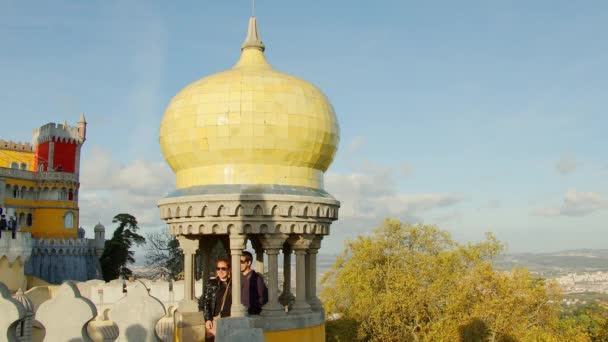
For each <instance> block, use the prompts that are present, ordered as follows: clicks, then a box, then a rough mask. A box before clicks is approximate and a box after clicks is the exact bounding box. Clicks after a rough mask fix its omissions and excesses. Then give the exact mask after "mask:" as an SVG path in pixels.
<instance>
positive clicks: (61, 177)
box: [0, 167, 78, 183]
mask: <svg viewBox="0 0 608 342" xmlns="http://www.w3.org/2000/svg"><path fill="white" fill-rule="evenodd" d="M0 177H10V178H17V179H23V180H29V181H36V182H65V183H78V175H77V174H74V173H69V172H54V171H49V172H33V171H28V170H18V169H11V168H6V167H0Z"/></svg>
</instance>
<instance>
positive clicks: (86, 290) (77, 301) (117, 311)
mask: <svg viewBox="0 0 608 342" xmlns="http://www.w3.org/2000/svg"><path fill="white" fill-rule="evenodd" d="M146 283H147V284H149V285H151V286H147V285H146ZM125 285H126V288H125V290H126V291H125V292H123V282H122V281H121V280H118V281H113V282H109V283H104V282H102V281H99V280H92V281H88V282H84V283H74V282H70V281H68V282H65V283H63V284H62V285H61V286H55V287H48V289H49V291H48V293H50V294H51V295H50V296H42V295H41V294H40V292H41V291H40V289H41V288H34V289H31V290H29V291H27V292H25V294H23V292H21V291H19V292H18V293H16V294H15V295H13V297H11V296H10V293H9V291H8V289H7V288H6V286H5V285H4V284H2V283H0V310H2V313H3V314H2V315H0V336H8V341H10V342H13V341H27V342H29V341H32V342H38V341H104V342H105V341H142V342H144V341H145V342H152V341H163V342H165V341H172V340H173V327H174V323H173V322H174V318H173V314H174V312H175V306H171V305H167V304H165V303H163V302H162V301H161V300H159V299H158V298H156V297H155V296H153V295H152V291H151V290H152V289H155V290H156V292H157V293H159V294H162V293H163V290H161V287H162V288H164V289H165V290H164V291H166V292H172V291H170V290H171V289H172V288H175V287H179V285H177V286H169V283H168V282H164V281H162V282H142V281H139V280H137V281H132V282H126V283H125ZM43 292H44V291H43ZM182 293H183V291H182ZM23 296H25V297H26V299H24V298H21V299H18V297H23ZM167 297H169V298H170V299H173V298H171V297H172V296H171V295H168V296H167ZM178 300H179V298H178ZM24 301H28V302H31V304H30V305H29V306H28V307H26V305H24V304H23V303H24ZM32 310H34V311H35V312H32V313H31V314H30V315H28V313H30V311H32ZM28 317H30V318H31V319H29V320H26V318H28ZM24 325H28V326H24ZM22 327H23V328H22Z"/></svg>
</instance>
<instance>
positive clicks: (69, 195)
mask: <svg viewBox="0 0 608 342" xmlns="http://www.w3.org/2000/svg"><path fill="white" fill-rule="evenodd" d="M68 200H70V201H72V200H74V193H73V192H72V190H70V191H69V192H68Z"/></svg>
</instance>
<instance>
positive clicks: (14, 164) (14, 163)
mask: <svg viewBox="0 0 608 342" xmlns="http://www.w3.org/2000/svg"><path fill="white" fill-rule="evenodd" d="M11 169H19V163H17V162H12V163H11Z"/></svg>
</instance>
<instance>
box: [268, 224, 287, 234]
mask: <svg viewBox="0 0 608 342" xmlns="http://www.w3.org/2000/svg"><path fill="white" fill-rule="evenodd" d="M281 228H283V226H282V225H281V224H280V223H278V224H275V225H270V229H269V230H268V233H269V234H275V233H281Z"/></svg>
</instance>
